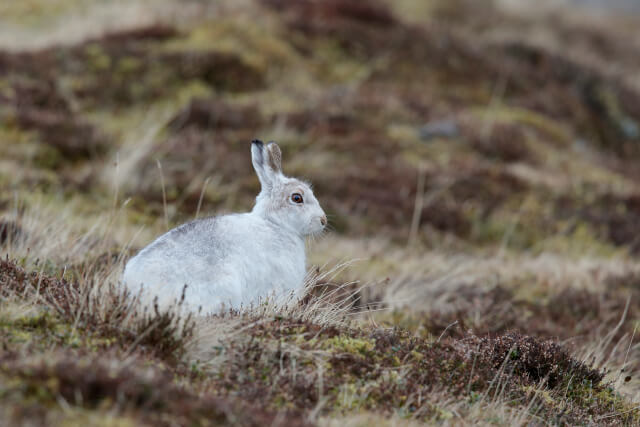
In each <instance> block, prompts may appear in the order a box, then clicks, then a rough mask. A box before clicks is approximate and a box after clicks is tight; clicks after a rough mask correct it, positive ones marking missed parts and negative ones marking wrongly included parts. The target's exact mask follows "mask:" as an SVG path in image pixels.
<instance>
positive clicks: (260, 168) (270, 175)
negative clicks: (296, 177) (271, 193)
mask: <svg viewBox="0 0 640 427" xmlns="http://www.w3.org/2000/svg"><path fill="white" fill-rule="evenodd" d="M251 162H252V163H253V169H255V171H256V174H257V175H258V179H260V184H262V188H263V189H270V188H271V187H272V186H273V184H274V183H275V182H276V180H278V179H279V178H280V176H281V175H282V153H281V152H280V147H278V144H276V143H275V142H269V143H268V144H267V145H264V143H263V142H262V141H260V140H258V139H254V140H253V141H251Z"/></svg>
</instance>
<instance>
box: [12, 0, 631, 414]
mask: <svg viewBox="0 0 640 427" xmlns="http://www.w3.org/2000/svg"><path fill="white" fill-rule="evenodd" d="M418 3H419V2H413V1H406V0H405V1H402V2H393V3H391V2H382V1H381V2H373V3H371V4H366V5H363V4H360V3H358V2H357V1H354V0H331V1H327V2H313V1H300V2H296V4H295V5H294V4H293V2H291V1H285V0H277V1H274V0H265V1H255V2H252V1H251V2H250V1H246V2H245V1H243V2H221V3H220V2H216V4H213V3H209V2H188V3H186V4H185V3H180V5H178V4H177V3H175V2H173V1H163V2H161V3H155V2H154V7H153V8H152V9H153V10H151V9H149V5H148V4H147V2H146V1H143V0H140V1H136V2H133V3H127V4H126V5H125V4H124V3H123V2H115V3H113V2H112V3H109V4H106V3H104V4H103V3H102V2H93V1H92V2H84V3H83V5H84V7H83V8H78V7H77V6H78V4H79V2H76V1H73V0H65V1H59V2H48V3H47V4H44V3H43V2H39V1H29V2H24V3H21V4H20V5H18V4H17V3H16V5H11V6H9V5H3V6H0V11H2V13H0V14H1V15H3V18H2V20H5V21H6V20H11V22H10V23H9V24H7V22H0V23H3V24H7V25H0V27H2V30H0V46H1V47H2V48H3V49H5V50H3V51H1V52H0V65H1V66H2V67H0V68H2V69H1V70H0V102H2V103H3V108H2V109H0V155H1V157H2V160H1V161H0V163H1V169H0V214H1V217H0V254H1V255H2V256H3V257H6V258H5V259H4V260H3V261H2V263H1V264H0V331H1V334H0V344H1V347H0V348H2V350H1V351H0V380H1V381H2V382H3V384H5V385H6V388H3V403H2V405H0V417H2V418H1V419H2V420H4V421H5V422H6V423H11V424H25V425H26V424H30V425H38V424H49V425H51V424H62V423H65V422H66V423H76V424H82V425H104V424H106V425H111V424H113V425H165V424H166V425H200V424H205V420H209V421H211V420H214V421H215V422H217V423H220V424H241V425H245V424H246V425H265V424H275V425H278V424H283V425H306V424H321V425H337V424H340V425H342V424H347V425H372V424H373V425H378V424H379V425H413V424H418V423H432V424H435V423H438V424H445V425H489V424H492V425H493V424H498V425H542V424H548V423H554V422H555V423H559V424H562V423H566V424H572V425H573V424H588V423H597V424H612V425H625V424H626V425H634V424H637V421H638V417H640V413H639V412H638V410H637V408H636V406H637V402H636V401H635V400H634V399H635V398H634V396H635V395H637V391H638V387H640V380H638V378H637V370H638V369H639V368H640V366H638V363H637V360H639V359H638V356H639V354H638V350H639V348H638V345H637V344H636V342H637V335H638V334H637V331H636V326H637V320H638V316H640V312H638V301H639V298H640V264H639V263H638V253H639V252H638V250H639V249H638V248H640V243H639V242H640V241H639V240H638V239H637V236H636V234H637V233H636V231H637V222H638V220H639V218H640V210H639V205H638V200H640V199H639V198H638V194H640V193H639V192H640V189H639V188H638V186H637V182H638V181H637V179H638V177H639V175H638V172H637V167H636V166H637V160H638V156H639V154H640V152H639V151H638V150H637V142H638V135H637V129H638V123H640V101H639V100H640V95H638V92H637V87H636V86H634V85H635V84H636V83H637V82H635V79H636V77H635V76H636V75H637V73H636V71H637V66H638V64H637V63H636V62H634V60H633V58H635V57H636V56H637V55H636V54H637V43H635V42H634V41H633V40H635V39H634V38H633V37H631V36H630V37H628V38H625V37H622V36H621V34H623V33H622V31H623V30H622V27H616V28H615V29H612V28H611V27H610V26H609V27H607V26H597V27H593V28H590V27H589V26H588V25H587V24H586V23H587V22H591V21H584V22H582V23H580V22H578V21H577V20H576V18H575V17H573V18H568V17H565V16H557V17H556V18H555V19H554V20H552V21H548V20H541V19H542V18H539V17H532V16H529V15H522V14H516V15H515V16H514V15H513V14H504V13H503V9H500V8H498V9H493V8H491V7H489V6H487V5H483V6H482V7H478V6H476V5H472V4H470V3H469V2H462V1H461V2H440V1H430V2H421V3H420V4H418ZM444 3H447V4H444ZM28 8H32V9H33V11H34V13H33V14H27V13H26V12H25V11H26V10H27V9H28ZM36 12H37V13H36ZM609 22H611V21H609ZM616 22H617V21H616ZM542 24H544V29H545V34H546V37H547V38H546V39H544V40H539V39H538V38H537V36H536V34H539V31H540V28H541V25H542ZM62 28H64V30H65V31H64V34H63V32H61V29H62ZM625 28H627V27H625ZM625 31H631V30H625ZM45 34H46V37H45ZM628 34H631V35H637V31H636V32H633V33H628ZM567 52H571V54H570V55H569V54H567ZM434 129H435V130H434ZM256 135H263V137H264V138H266V139H269V137H271V138H276V139H278V141H279V142H280V143H281V146H282V147H283V151H284V154H285V169H286V171H287V172H288V173H290V174H293V175H301V176H303V177H305V178H307V179H310V180H311V181H312V182H313V183H314V191H315V192H316V193H317V194H318V196H319V198H320V200H321V202H322V203H323V206H324V207H325V208H326V209H327V211H328V213H329V217H330V222H331V225H332V227H333V230H332V233H330V234H329V235H327V236H324V237H323V238H321V239H320V240H319V241H315V242H311V244H310V246H309V249H310V253H311V258H310V264H311V265H310V274H309V277H308V280H307V285H308V292H307V295H306V297H305V298H304V299H303V300H302V301H294V300H292V301H289V302H287V303H286V304H282V305H281V306H276V305H274V304H273V303H272V302H270V301H269V300H268V299H265V300H264V301H261V302H260V303H258V304H256V305H255V306H254V307H247V308H245V309H243V310H241V311H235V312H233V311H232V312H226V313H223V314H221V315H219V316H213V317H208V318H202V317H199V316H195V317H189V318H185V317H184V315H183V314H182V313H180V310H177V311H175V312H173V311H172V312H160V311H156V310H155V309H154V308H153V307H147V308H146V310H145V309H144V308H141V307H139V306H137V305H136V304H135V296H133V295H128V294H126V293H123V292H122V290H121V289H120V288H119V287H118V283H119V276H120V273H121V270H122V267H123V263H124V262H125V261H126V259H127V258H128V257H129V256H130V255H131V254H132V253H133V252H135V251H136V250H137V249H139V248H140V247H142V246H144V245H145V244H146V243H147V242H149V241H150V240H151V239H152V238H153V237H154V236H156V235H158V234H160V233H161V232H163V231H164V230H165V229H166V228H167V227H170V226H173V225H175V224H177V223H180V222H182V221H185V220H188V219H191V218H193V217H194V216H197V215H200V216H202V215H206V214H209V213H219V212H225V211H237V210H245V209H248V208H249V207H250V205H251V203H252V200H253V197H254V196H255V193H256V191H257V185H258V184H257V181H256V179H255V177H253V174H252V171H251V168H250V162H249V160H248V159H249V158H248V150H247V145H246V142H247V141H249V140H251V139H252V138H253V137H255V136H256ZM158 165H160V167H158ZM356 259H357V260H356ZM315 266H320V267H315Z"/></svg>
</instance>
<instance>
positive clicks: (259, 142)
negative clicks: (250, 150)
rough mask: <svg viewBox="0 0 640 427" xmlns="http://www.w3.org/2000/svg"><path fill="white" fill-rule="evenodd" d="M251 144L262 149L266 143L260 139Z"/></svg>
mask: <svg viewBox="0 0 640 427" xmlns="http://www.w3.org/2000/svg"><path fill="white" fill-rule="evenodd" d="M251 143H252V144H253V145H256V146H258V148H262V146H263V145H264V143H263V142H262V141H260V140H259V139H254V140H253V141H251Z"/></svg>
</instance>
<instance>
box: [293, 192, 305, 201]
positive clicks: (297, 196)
mask: <svg viewBox="0 0 640 427" xmlns="http://www.w3.org/2000/svg"><path fill="white" fill-rule="evenodd" d="M291 201H292V202H293V203H302V202H303V201H304V200H302V195H301V194H300V193H293V194H292V195H291Z"/></svg>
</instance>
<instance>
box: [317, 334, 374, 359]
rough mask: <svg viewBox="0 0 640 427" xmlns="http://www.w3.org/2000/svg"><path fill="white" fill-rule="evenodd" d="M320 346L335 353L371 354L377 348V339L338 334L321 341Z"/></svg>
mask: <svg viewBox="0 0 640 427" xmlns="http://www.w3.org/2000/svg"><path fill="white" fill-rule="evenodd" d="M318 345H319V347H320V348H322V349H324V350H329V351H332V352H335V353H351V354H358V355H361V356H370V355H371V354H372V352H373V350H374V348H375V341H373V340H365V339H359V338H352V337H348V336H337V337H333V338H329V339H326V340H322V341H319V343H318Z"/></svg>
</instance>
